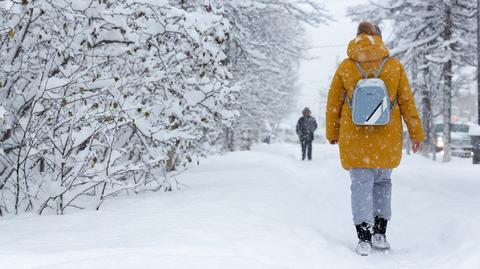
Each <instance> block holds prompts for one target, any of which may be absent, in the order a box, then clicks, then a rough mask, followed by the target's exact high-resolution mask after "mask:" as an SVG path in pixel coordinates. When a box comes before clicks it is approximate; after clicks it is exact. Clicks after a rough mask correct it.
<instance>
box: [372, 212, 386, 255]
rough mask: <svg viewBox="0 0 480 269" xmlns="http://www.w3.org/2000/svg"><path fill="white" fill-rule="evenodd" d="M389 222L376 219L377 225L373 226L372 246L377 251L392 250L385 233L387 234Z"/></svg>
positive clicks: (379, 218)
mask: <svg viewBox="0 0 480 269" xmlns="http://www.w3.org/2000/svg"><path fill="white" fill-rule="evenodd" d="M387 222H388V220H386V219H384V218H381V217H375V225H374V226H373V236H372V246H373V247H374V248H376V249H390V244H389V243H388V241H387V237H386V236H385V233H386V232H387Z"/></svg>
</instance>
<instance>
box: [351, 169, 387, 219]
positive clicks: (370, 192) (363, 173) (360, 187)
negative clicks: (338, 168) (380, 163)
mask: <svg viewBox="0 0 480 269" xmlns="http://www.w3.org/2000/svg"><path fill="white" fill-rule="evenodd" d="M349 172H350V178H351V180H352V185H351V187H350V189H351V191H352V214H353V222H354V223H355V225H357V224H361V223H362V222H366V223H369V224H372V225H373V223H374V217H377V216H378V217H382V218H384V219H387V220H389V219H390V217H391V215H392V209H391V200H392V180H391V179H390V176H391V175H392V170H391V169H363V168H353V169H350V170H349Z"/></svg>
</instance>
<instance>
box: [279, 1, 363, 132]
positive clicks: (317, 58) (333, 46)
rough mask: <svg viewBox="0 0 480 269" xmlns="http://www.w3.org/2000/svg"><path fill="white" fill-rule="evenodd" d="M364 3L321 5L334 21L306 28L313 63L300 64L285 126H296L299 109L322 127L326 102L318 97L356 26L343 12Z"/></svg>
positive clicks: (329, 3) (351, 37)
mask: <svg viewBox="0 0 480 269" xmlns="http://www.w3.org/2000/svg"><path fill="white" fill-rule="evenodd" d="M366 2H368V0H325V1H324V3H325V7H326V8H327V9H328V11H329V13H330V15H331V16H332V17H333V19H334V21H332V22H330V23H329V25H322V26H321V27H318V28H313V27H309V28H308V31H307V39H308V40H309V41H310V46H311V47H313V48H312V49H311V50H309V51H308V53H307V55H308V56H310V57H312V58H313V59H311V60H304V61H303V62H302V66H301V68H300V78H299V83H300V86H301V92H300V96H299V97H298V98H297V99H298V101H297V104H296V108H295V109H294V113H293V114H292V115H291V116H290V117H288V118H287V119H286V122H285V124H289V125H293V124H296V121H297V120H298V118H299V117H300V116H301V111H302V109H303V108H304V107H305V106H308V107H309V108H310V109H311V110H312V114H313V116H314V117H315V118H317V120H319V125H320V126H323V124H324V123H323V117H324V115H323V114H324V111H325V101H326V100H324V98H322V97H321V96H322V95H326V94H327V91H328V87H329V85H330V80H331V76H332V75H333V73H334V72H335V70H336V68H337V64H338V63H339V62H340V61H342V60H343V59H344V58H345V57H346V51H347V45H348V42H349V41H350V40H351V39H353V38H354V37H355V36H356V32H357V23H354V22H352V21H351V20H350V19H349V18H347V17H346V8H347V7H349V6H352V5H358V4H362V3H366Z"/></svg>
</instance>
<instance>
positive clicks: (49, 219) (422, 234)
mask: <svg viewBox="0 0 480 269" xmlns="http://www.w3.org/2000/svg"><path fill="white" fill-rule="evenodd" d="M314 147H315V148H314V158H315V159H314V161H312V162H300V161H298V158H297V155H298V154H297V153H298V152H297V151H298V149H297V145H274V146H260V147H258V148H257V149H256V150H255V151H253V152H237V153H232V154H229V155H226V156H223V157H221V156H217V157H212V158H210V159H209V160H206V161H204V162H203V163H202V165H200V166H198V167H195V168H194V169H192V170H191V171H189V172H188V173H186V174H184V175H182V177H181V178H180V180H181V181H182V182H183V183H185V184H187V185H188V186H189V188H187V189H183V190H181V191H179V192H176V193H167V194H165V193H162V194H160V193H156V194H148V195H141V196H135V197H127V198H125V197H124V198H119V199H117V200H112V201H110V202H109V203H107V204H105V206H104V207H103V208H102V210H101V211H100V212H95V211H80V212H79V211H77V212H75V213H72V214H70V215H66V216H44V217H37V216H21V217H17V218H12V219H0V267H1V268H2V269H16V268H29V269H30V268H36V269H47V268H48V269H66V268H72V269H96V268H102V269H109V268H112V269H126V268H129V269H130V268H132V269H143V268H152V269H153V268H155V269H158V268H173V269H177V268H179V269H184V268H185V269H187V268H189V269H192V268H209V269H212V268H219V269H220V268H221V269H230V268H234V269H237V268H238V269H249V268H268V269H269V268H278V269H280V268H282V269H283V268H285V269H287V268H299V269H310V268H312V269H313V268H315V269H320V268H336V269H339V268H472V269H478V268H480V166H473V165H471V164H470V160H458V159H457V160H454V162H452V163H450V164H446V165H443V164H440V163H438V164H437V163H432V162H431V161H428V160H425V159H423V158H421V157H417V156H414V157H410V156H409V157H407V158H405V160H404V163H403V165H402V167H401V168H400V169H398V170H396V171H395V172H394V174H393V184H394V189H393V191H394V193H393V210H394V212H393V213H394V219H393V220H392V222H391V223H390V226H389V239H390V241H391V244H392V246H393V250H392V251H391V252H390V253H373V254H372V255H371V256H369V257H358V256H356V255H355V254H354V253H353V250H352V249H353V246H354V245H355V243H356V240H355V236H354V227H353V225H352V224H351V216H350V205H349V203H350V200H349V179H348V174H347V173H346V172H345V171H343V170H342V169H341V168H340V167H339V163H338V154H337V149H336V148H335V147H330V146H327V145H314Z"/></svg>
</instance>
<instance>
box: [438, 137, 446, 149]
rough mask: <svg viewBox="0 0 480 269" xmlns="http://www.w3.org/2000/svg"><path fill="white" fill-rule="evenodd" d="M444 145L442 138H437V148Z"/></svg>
mask: <svg viewBox="0 0 480 269" xmlns="http://www.w3.org/2000/svg"><path fill="white" fill-rule="evenodd" d="M443 146H444V143H443V137H437V147H439V148H443Z"/></svg>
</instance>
